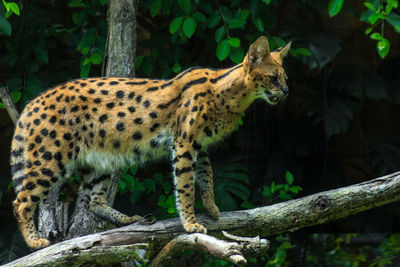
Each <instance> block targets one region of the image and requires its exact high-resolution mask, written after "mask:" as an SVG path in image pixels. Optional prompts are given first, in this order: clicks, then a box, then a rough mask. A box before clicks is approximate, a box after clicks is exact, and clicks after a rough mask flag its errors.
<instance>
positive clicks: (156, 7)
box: [150, 0, 161, 17]
mask: <svg viewBox="0 0 400 267" xmlns="http://www.w3.org/2000/svg"><path fill="white" fill-rule="evenodd" d="M160 10H161V0H156V1H154V2H153V3H152V4H151V6H150V15H151V16H152V17H155V16H157V15H158V14H159V13H160Z"/></svg>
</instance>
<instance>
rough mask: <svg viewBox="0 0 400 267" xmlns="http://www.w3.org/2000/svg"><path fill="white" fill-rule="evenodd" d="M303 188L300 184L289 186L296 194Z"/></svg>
mask: <svg viewBox="0 0 400 267" xmlns="http://www.w3.org/2000/svg"><path fill="white" fill-rule="evenodd" d="M301 190H303V188H301V187H300V186H291V187H290V188H289V191H290V192H292V193H295V194H297V193H299V192H300V191H301Z"/></svg>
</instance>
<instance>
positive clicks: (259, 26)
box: [253, 17, 264, 32]
mask: <svg viewBox="0 0 400 267" xmlns="http://www.w3.org/2000/svg"><path fill="white" fill-rule="evenodd" d="M253 23H254V26H256V29H257V30H258V31H259V32H263V31H264V22H263V21H262V19H261V18H260V17H255V18H254V20H253Z"/></svg>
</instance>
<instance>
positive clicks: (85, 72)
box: [80, 64, 91, 78]
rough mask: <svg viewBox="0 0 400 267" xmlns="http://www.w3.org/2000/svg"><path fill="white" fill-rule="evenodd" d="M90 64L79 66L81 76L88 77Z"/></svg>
mask: <svg viewBox="0 0 400 267" xmlns="http://www.w3.org/2000/svg"><path fill="white" fill-rule="evenodd" d="M90 66H91V64H87V65H84V66H82V67H81V73H80V76H81V78H87V77H89V72H90Z"/></svg>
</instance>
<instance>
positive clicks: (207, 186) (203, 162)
mask: <svg viewBox="0 0 400 267" xmlns="http://www.w3.org/2000/svg"><path fill="white" fill-rule="evenodd" d="M196 183H197V184H198V185H199V187H200V194H201V199H202V201H203V205H204V207H205V208H206V210H207V211H208V213H209V214H210V216H211V217H212V218H213V219H214V220H218V218H219V215H220V212H219V209H218V207H217V205H215V202H214V180H213V171H212V167H211V163H210V160H209V158H208V154H207V152H206V151H200V152H199V154H198V156H197V164H196Z"/></svg>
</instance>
